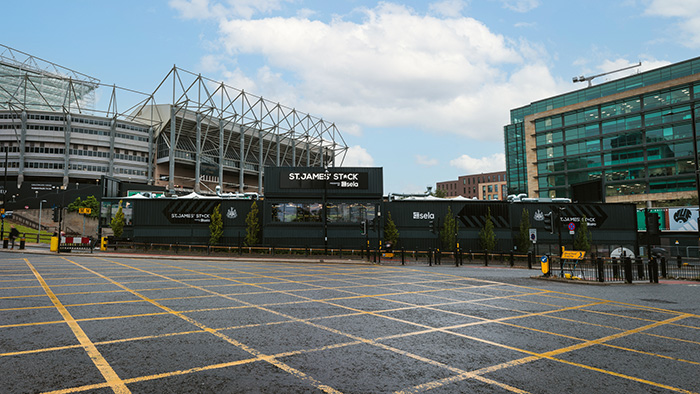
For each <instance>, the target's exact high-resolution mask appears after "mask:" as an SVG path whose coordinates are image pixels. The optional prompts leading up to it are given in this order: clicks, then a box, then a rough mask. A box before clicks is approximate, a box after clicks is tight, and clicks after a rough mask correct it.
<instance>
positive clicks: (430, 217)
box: [413, 212, 435, 220]
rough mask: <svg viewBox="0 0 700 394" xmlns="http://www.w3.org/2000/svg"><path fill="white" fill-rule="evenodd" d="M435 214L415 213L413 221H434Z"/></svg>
mask: <svg viewBox="0 0 700 394" xmlns="http://www.w3.org/2000/svg"><path fill="white" fill-rule="evenodd" d="M433 219H435V214H434V213H432V212H413V220H433Z"/></svg>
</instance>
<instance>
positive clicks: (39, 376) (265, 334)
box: [0, 247, 700, 393]
mask: <svg viewBox="0 0 700 394" xmlns="http://www.w3.org/2000/svg"><path fill="white" fill-rule="evenodd" d="M163 257H165V256H152V255H123V254H114V253H109V254H107V253H104V252H97V253H93V254H89V253H68V254H60V255H59V254H55V253H50V252H48V251H47V250H44V249H40V247H36V248H32V247H29V248H28V249H27V250H25V251H17V250H13V251H0V381H1V382H3V383H2V386H3V387H4V389H3V390H4V391H5V392H10V393H34V392H54V393H71V392H89V393H103V392H104V393H106V392H118V393H122V392H124V393H126V392H134V393H163V392H186V393H213V392H216V393H223V392H226V393H236V392H241V393H260V392H262V393H296V392H304V393H306V392H330V393H384V392H387V393H388V392H400V393H419V392H431V393H432V392H436V393H474V392H476V393H478V392H484V393H492V392H516V393H523V392H532V393H561V392H570V393H591V392H596V393H613V392H615V393H617V392H621V391H624V390H626V391H628V392H635V393H636V392H685V393H692V392H698V391H700V374H698V371H699V370H700V283H699V282H691V281H662V283H659V284H649V283H646V284H632V285H626V284H619V285H610V286H588V285H581V284H574V283H560V282H547V281H541V280H536V279H533V278H531V276H534V275H537V271H535V270H527V269H509V268H493V267H482V266H467V265H465V266H461V267H455V266H453V265H442V266H433V267H428V266H419V265H413V266H405V267H403V266H379V265H372V264H358V262H357V261H346V260H342V259H338V261H324V262H323V263H321V262H319V261H318V259H316V261H313V260H310V261H306V262H300V261H294V262H285V261H284V258H280V259H279V260H277V259H275V260H266V259H257V260H251V259H247V260H246V259H245V258H244V259H241V260H234V259H232V258H226V257H222V258H212V257H207V256H200V257H196V258H195V257H191V256H189V257H187V256H177V258H163Z"/></svg>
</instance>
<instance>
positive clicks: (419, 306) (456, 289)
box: [113, 262, 669, 384]
mask: <svg viewBox="0 0 700 394" xmlns="http://www.w3.org/2000/svg"><path fill="white" fill-rule="evenodd" d="M113 263H116V262H113ZM117 264H119V263H117ZM127 267H129V266H127ZM171 267H173V268H176V269H179V270H182V268H180V267H175V266H171ZM130 268H131V269H136V268H135V267H130ZM189 271H191V272H194V273H197V274H200V275H202V274H204V275H210V274H209V273H206V272H201V271H194V270H189ZM227 271H228V270H227ZM421 273H422V274H425V273H423V272H421ZM149 274H150V275H153V273H150V272H149ZM247 274H250V273H247ZM346 275H356V272H354V273H350V274H346ZM181 276H187V275H181ZM297 276H310V275H309V274H299V275H297ZM129 277H130V276H129ZM458 278H459V279H462V280H465V279H466V280H470V281H471V279H468V278H463V277H458ZM219 279H223V280H227V281H229V280H232V278H227V277H219ZM274 279H275V280H280V278H274ZM347 279H349V278H347ZM347 279H343V280H342V281H344V282H347ZM356 279H366V278H364V277H359V278H356ZM459 279H455V281H456V280H459ZM168 280H171V281H172V279H170V278H168ZM183 280H188V281H199V280H204V279H199V278H189V279H187V278H186V279H183ZM332 280H335V279H327V278H326V279H319V280H317V281H318V282H320V281H332ZM154 282H157V281H154ZM290 282H291V281H290ZM309 282H310V281H309ZM309 282H295V283H303V284H306V285H310V283H309ZM488 282H490V283H491V285H493V286H503V285H504V284H503V283H498V282H491V281H488ZM182 283H183V284H185V285H187V286H190V287H195V288H196V286H192V285H190V284H189V283H186V282H182ZM274 283H279V282H259V283H243V285H253V286H258V287H261V286H262V285H265V284H274ZM421 283H426V284H428V283H430V282H428V281H424V282H421ZM398 284H402V283H396V282H394V284H376V285H375V284H370V285H358V286H344V288H356V287H381V286H394V285H398ZM403 284H415V282H411V283H405V282H404V283H403ZM214 286H226V285H220V284H219V285H212V287H214ZM477 288H478V287H477ZM175 289H177V288H175ZM320 289H326V290H339V289H338V288H337V287H321V286H319V288H318V290H320ZM529 289H532V288H529ZM144 290H151V289H144ZM307 290H311V289H295V290H288V291H279V290H269V291H267V292H260V293H262V294H266V293H293V292H301V291H307ZM446 290H447V291H462V292H464V287H462V288H453V289H448V288H437V289H434V290H426V291H420V292H419V293H424V292H425V293H427V292H435V291H446ZM502 290H503V289H502ZM537 290H538V291H539V293H532V294H524V295H527V296H529V295H540V296H546V295H543V293H546V292H547V291H543V290H541V289H537ZM257 293H258V292H255V293H240V295H245V294H257ZM349 293H352V292H349ZM214 294H215V295H218V296H222V295H221V294H219V293H214ZM355 294H358V293H355ZM391 294H407V292H400V293H389V295H391ZM409 294H410V293H409ZM474 294H478V295H482V296H488V294H483V293H474ZM564 294H566V293H564ZM290 295H294V294H290ZM520 295H523V294H517V295H515V296H520ZM566 295H567V296H569V297H558V298H565V299H567V300H579V299H580V298H584V297H581V296H577V295H573V297H574V298H570V297H571V296H572V295H570V294H566ZM297 296H298V295H297ZM382 296H387V294H381V295H364V294H358V296H356V297H342V298H337V299H352V298H367V297H377V298H379V299H381V297H382ZM511 297H514V296H502V297H493V296H492V298H487V299H486V300H490V299H494V298H511ZM188 298H191V297H183V298H182V299H188ZM440 298H444V297H440ZM337 299H336V300H337ZM444 299H447V300H451V299H449V298H444ZM330 300H334V299H327V300H314V299H308V300H307V301H300V302H324V301H326V303H327V301H330ZM388 301H390V302H397V301H395V300H391V299H389V300H388ZM451 301H454V300H451ZM481 301H483V300H481ZM522 301H524V302H532V303H536V304H543V303H538V302H534V301H528V300H522ZM467 302H474V300H468V301H467ZM605 302H606V303H609V301H605ZM281 304H291V303H280V305H281ZM329 304H330V305H335V304H332V303H329ZM404 304H407V305H411V306H413V307H414V308H425V306H424V305H413V304H410V303H404ZM477 304H478V303H477ZM543 305H550V304H543ZM335 306H338V307H341V308H346V309H352V308H349V307H346V306H343V305H335ZM485 306H487V307H489V308H500V309H504V310H511V311H517V310H514V309H508V308H503V307H498V306H493V305H488V304H487V305H485ZM551 306H556V305H551ZM585 306H586V307H588V306H590V305H585ZM634 306H635V307H637V308H639V307H640V306H637V305H634ZM255 307H257V306H255ZM580 307H581V306H577V307H575V308H580ZM426 309H430V308H426ZM436 310H438V311H441V312H447V313H450V312H449V311H442V310H439V309H436ZM562 310H563V309H562ZM557 311H561V310H553V311H544V312H540V313H537V314H531V315H539V314H542V313H552V312H557ZM659 311H660V310H659ZM272 312H274V311H272ZM376 312H381V311H376ZM518 312H520V313H522V311H518ZM592 312H596V311H592ZM664 312H666V313H669V312H668V311H664ZM183 313H184V312H183ZM360 313H368V314H376V313H372V312H365V311H360ZM376 315H377V316H381V317H384V318H388V317H387V316H383V315H379V314H376ZM613 316H617V317H622V318H632V317H630V316H626V315H613ZM331 317H337V316H328V317H320V318H318V319H324V318H331ZM522 317H525V316H514V317H510V318H508V319H514V318H522ZM475 318H478V319H480V318H479V317H475ZM295 320H296V318H295ZM396 320H397V321H402V320H400V319H396ZM497 320H500V319H497ZM640 320H645V319H640ZM491 321H493V322H496V320H488V319H485V321H484V322H491ZM406 323H409V324H415V323H412V322H406ZM480 323H483V322H480ZM580 323H584V324H591V323H587V322H580ZM513 326H515V327H520V328H525V329H528V328H527V327H521V326H517V325H513ZM443 329H444V328H443ZM341 334H343V333H341ZM344 335H347V334H344ZM650 335H652V334H650ZM372 342H374V341H372ZM610 346H612V345H610ZM396 350H397V351H398V349H396ZM514 350H517V349H514ZM659 356H660V355H659ZM562 361H563V360H562ZM467 374H468V375H471V373H467ZM465 376H466V375H465ZM652 383H653V382H652ZM494 384H498V382H494Z"/></svg>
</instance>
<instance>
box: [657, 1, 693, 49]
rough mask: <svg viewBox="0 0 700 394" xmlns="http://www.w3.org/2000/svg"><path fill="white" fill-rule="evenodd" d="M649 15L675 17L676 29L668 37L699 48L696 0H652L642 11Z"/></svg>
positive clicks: (690, 46)
mask: <svg viewBox="0 0 700 394" xmlns="http://www.w3.org/2000/svg"><path fill="white" fill-rule="evenodd" d="M644 13H645V14H646V15H650V16H662V17H667V18H677V19H678V20H679V21H678V24H677V27H678V31H672V32H670V33H669V38H670V39H673V40H674V41H677V42H680V43H682V44H683V45H685V46H687V47H689V48H700V2H699V1H697V0H652V1H651V3H650V4H649V6H648V7H647V9H646V10H645V12H644Z"/></svg>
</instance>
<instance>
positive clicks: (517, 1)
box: [0, 0, 700, 193]
mask: <svg viewBox="0 0 700 394" xmlns="http://www.w3.org/2000/svg"><path fill="white" fill-rule="evenodd" d="M3 15H4V16H5V17H4V18H3V23H2V24H0V36H2V37H3V39H2V44H4V45H7V46H9V47H12V48H15V49H18V50H20V51H24V52H27V53H29V54H32V55H34V56H37V57H40V58H43V59H46V60H49V61H52V62H54V63H57V64H59V65H61V66H64V67H67V68H71V69H74V70H77V71H80V72H82V73H85V74H88V75H90V76H93V77H96V78H98V79H100V81H101V82H103V83H106V84H116V85H117V86H121V87H126V88H130V89H134V90H137V91H142V92H147V93H150V92H152V91H154V90H155V88H156V87H157V85H158V83H159V82H160V81H161V80H162V79H163V78H164V77H165V76H166V74H167V73H168V71H169V70H170V69H171V68H172V67H173V65H177V66H178V67H180V68H183V69H186V70H189V71H192V72H194V73H201V74H202V75H204V76H206V77H208V78H210V79H214V80H219V81H224V82H226V83H227V84H228V85H230V86H233V87H236V88H239V89H244V90H245V91H247V92H250V93H252V94H255V95H258V96H263V97H265V98H266V99H269V100H271V101H275V102H280V103H282V104H284V105H286V106H288V107H294V108H296V109H298V110H299V111H302V112H305V113H309V114H311V115H314V116H316V117H319V118H323V119H324V120H327V121H331V122H334V123H335V124H336V125H337V126H338V128H339V130H340V131H341V133H342V134H343V137H344V138H345V140H346V142H347V144H348V145H349V146H350V150H349V154H348V157H347V158H346V162H345V165H361V166H363V165H366V166H378V167H383V168H384V192H385V193H390V192H392V193H402V192H403V193H409V192H422V191H424V190H425V189H426V186H434V184H435V182H438V181H445V180H450V179H456V178H457V176H459V175H466V174H472V173H480V172H489V171H500V170H504V169H505V160H504V147H503V126H504V125H506V124H507V123H508V119H509V110H510V109H512V108H517V107H520V106H523V105H526V104H528V103H530V102H532V101H535V100H538V99H541V98H545V97H548V96H551V95H556V94H560V93H564V92H568V91H572V90H576V89H581V88H583V87H584V84H573V83H572V82H571V78H572V77H573V76H576V75H594V74H599V73H602V72H606V71H610V70H614V69H618V68H622V67H625V66H627V65H630V64H635V63H637V62H638V61H641V62H642V67H641V70H644V71H645V70H649V69H652V68H656V67H659V66H663V65H666V64H670V63H675V62H678V61H682V60H686V59H690V58H693V57H696V56H698V54H699V52H698V49H700V1H697V0H638V1H635V0H622V1H598V0H587V1H568V0H557V1H554V0H550V1H547V0H479V1H477V0H471V1H468V0H467V1H461V0H446V1H435V2H428V1H413V0H412V1H383V2H377V1H365V0H348V1H320V0H170V1H166V0H149V1H139V0H121V1H115V2H105V1H88V0H80V1H78V0H67V1H33V0H26V1H23V2H18V1H14V2H7V4H3ZM629 72H635V71H628V72H621V73H617V74H615V75H611V76H606V77H601V78H599V79H596V80H594V83H600V82H604V81H606V80H610V79H612V78H616V77H620V76H624V75H629ZM99 105H100V103H98V106H99Z"/></svg>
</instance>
